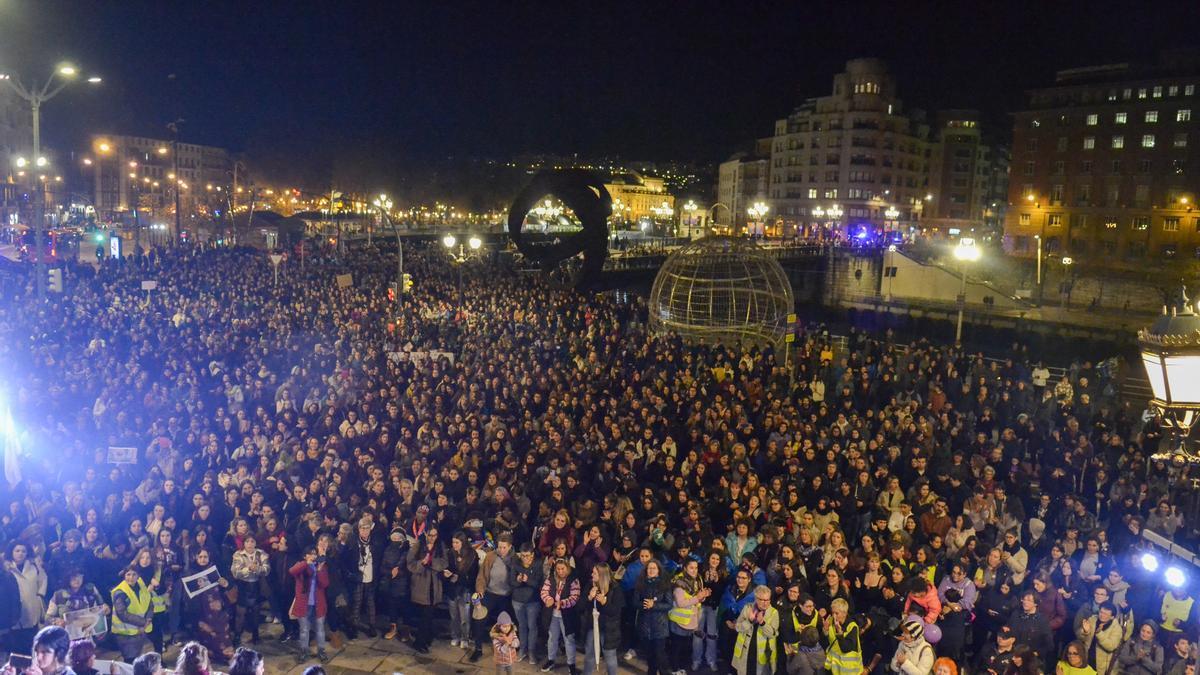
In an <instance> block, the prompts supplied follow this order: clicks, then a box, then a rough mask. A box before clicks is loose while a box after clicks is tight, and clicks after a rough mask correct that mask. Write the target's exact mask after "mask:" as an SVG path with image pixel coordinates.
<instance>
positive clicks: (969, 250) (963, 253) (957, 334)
mask: <svg viewBox="0 0 1200 675" xmlns="http://www.w3.org/2000/svg"><path fill="white" fill-rule="evenodd" d="M981 254H982V252H981V251H980V250H979V247H978V246H976V245H975V240H974V239H972V238H970V237H963V238H962V239H959V240H958V245H957V246H955V247H954V257H955V258H957V259H958V261H959V263H960V264H959V268H960V269H961V271H962V285H961V286H960V287H959V291H958V322H957V324H956V325H955V327H954V344H956V345H961V344H962V324H963V307H964V306H965V305H966V304H967V263H973V262H975V261H977V260H979V257H980V255H981Z"/></svg>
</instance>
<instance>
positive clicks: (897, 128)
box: [715, 59, 1008, 239]
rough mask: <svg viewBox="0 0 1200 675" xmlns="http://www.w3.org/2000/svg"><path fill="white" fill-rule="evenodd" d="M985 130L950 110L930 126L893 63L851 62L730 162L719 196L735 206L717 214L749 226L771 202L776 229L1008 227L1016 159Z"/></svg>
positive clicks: (727, 222) (974, 118)
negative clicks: (1003, 221)
mask: <svg viewBox="0 0 1200 675" xmlns="http://www.w3.org/2000/svg"><path fill="white" fill-rule="evenodd" d="M985 132H986V129H983V128H982V124H981V122H980V116H979V113H978V112H976V111H971V110H948V111H944V112H941V113H939V114H938V116H937V124H936V125H934V126H931V125H930V123H929V122H928V120H927V118H926V115H925V113H924V112H923V111H922V110H920V109H915V108H914V109H911V110H910V109H906V108H905V106H904V103H903V101H902V100H901V99H900V98H899V96H898V95H897V90H896V82H895V79H894V78H893V77H892V76H891V74H890V73H889V72H888V68H887V65H886V64H885V63H884V62H883V61H880V60H878V59H853V60H851V61H848V62H847V63H846V70H845V72H842V73H838V74H837V75H835V76H834V78H833V90H832V93H831V94H830V95H827V96H821V97H817V98H810V99H808V100H806V101H804V103H802V104H801V105H800V106H798V107H797V108H795V109H794V110H793V111H792V112H791V114H789V115H788V116H787V117H786V118H784V119H780V120H778V121H776V123H775V129H774V134H773V135H772V136H771V137H769V138H767V139H763V140H762V141H759V142H758V143H756V146H755V152H753V153H740V154H737V155H734V156H733V157H732V158H731V159H730V160H729V161H728V162H725V163H723V164H721V166H720V169H719V174H718V188H717V190H718V200H719V201H720V202H721V203H727V204H729V205H730V209H729V213H718V214H716V216H715V219H716V222H717V224H718V225H719V226H721V227H722V228H726V229H728V230H730V231H745V230H746V229H747V227H748V226H750V225H751V224H752V223H753V222H754V221H756V220H758V221H762V220H763V217H762V216H761V214H758V213H750V212H749V211H748V210H747V209H748V208H749V207H750V206H751V205H753V204H755V203H757V202H758V201H759V200H764V202H765V205H766V207H767V209H768V212H767V216H766V218H765V232H764V233H765V234H767V235H768V236H784V237H790V236H806V237H827V236H837V237H843V238H845V237H856V238H864V239H874V238H875V237H877V236H878V235H880V234H882V233H888V236H889V237H896V238H909V237H915V236H921V235H923V236H932V237H936V236H956V235H958V234H959V233H961V232H969V231H977V230H980V229H987V228H988V227H989V225H988V224H989V223H990V224H991V225H990V227H991V228H992V229H994V230H996V231H998V230H999V223H1000V214H1001V213H1002V212H1003V210H1004V204H1005V202H1006V196H1007V189H1006V187H1005V182H1006V181H1007V175H1008V173H1007V165H1008V162H1007V156H1008V155H1007V150H1006V149H1005V148H1004V147H1003V146H1002V145H1000V144H998V143H996V142H995V141H994V140H993V139H991V138H990V137H989V136H988V134H987V133H985ZM763 180H765V181H766V183H767V184H766V186H765V188H764V189H761V190H760V189H759V184H760V182H761V181H763ZM999 195H1005V197H1000V196H999ZM735 202H736V204H735ZM739 206H740V208H739ZM756 231H757V230H756Z"/></svg>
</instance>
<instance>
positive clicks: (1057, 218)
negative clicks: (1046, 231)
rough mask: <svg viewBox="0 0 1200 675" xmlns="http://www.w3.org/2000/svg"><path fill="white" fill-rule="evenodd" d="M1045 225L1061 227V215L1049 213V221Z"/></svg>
mask: <svg viewBox="0 0 1200 675" xmlns="http://www.w3.org/2000/svg"><path fill="white" fill-rule="evenodd" d="M1046 224H1047V225H1049V226H1050V227H1062V214H1061V213H1051V214H1050V218H1049V220H1047V221H1046Z"/></svg>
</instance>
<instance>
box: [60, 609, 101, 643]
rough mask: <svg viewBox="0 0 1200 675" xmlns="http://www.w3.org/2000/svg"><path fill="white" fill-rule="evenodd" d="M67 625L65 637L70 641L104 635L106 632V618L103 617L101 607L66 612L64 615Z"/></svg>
mask: <svg viewBox="0 0 1200 675" xmlns="http://www.w3.org/2000/svg"><path fill="white" fill-rule="evenodd" d="M64 618H65V619H66V622H67V625H66V629H67V635H69V636H70V638H71V639H72V640H78V639H80V638H90V637H93V636H98V635H104V634H105V633H107V632H108V618H107V617H105V616H104V608H103V607H88V608H86V609H77V610H75V611H73V612H67V613H66V614H65V615H64Z"/></svg>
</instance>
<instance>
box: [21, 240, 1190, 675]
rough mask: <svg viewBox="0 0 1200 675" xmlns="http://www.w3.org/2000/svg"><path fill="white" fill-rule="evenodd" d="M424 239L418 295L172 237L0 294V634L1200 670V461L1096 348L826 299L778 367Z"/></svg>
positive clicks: (134, 650) (705, 661)
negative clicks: (1185, 548) (1001, 343)
mask: <svg viewBox="0 0 1200 675" xmlns="http://www.w3.org/2000/svg"><path fill="white" fill-rule="evenodd" d="M413 248H415V249H416V250H411V249H413ZM438 248H439V249H440V247H438ZM405 254H406V255H405V266H406V269H405V271H406V272H409V273H411V274H412V276H413V279H414V281H415V282H416V288H415V289H414V292H413V293H412V294H410V295H406V296H404V297H402V298H401V301H400V302H398V303H394V302H392V301H390V300H389V298H388V294H387V290H386V289H387V286H388V284H390V283H391V282H392V281H394V279H393V278H392V276H393V275H394V272H393V270H394V261H395V258H394V254H391V255H389V254H388V253H387V252H385V251H379V250H375V249H371V248H366V249H361V250H355V251H351V252H349V253H348V254H341V255H336V252H334V251H326V252H324V253H317V254H315V255H314V254H313V252H312V251H311V250H310V251H309V253H308V256H307V259H306V261H305V262H304V263H303V266H302V264H301V262H300V261H299V260H296V259H295V258H293V259H291V260H289V261H287V262H286V263H284V264H283V265H282V266H281V268H280V281H279V283H278V284H275V283H273V277H272V267H271V264H270V262H269V261H268V259H267V257H266V256H265V255H264V254H263V253H261V252H255V251H251V250H245V249H228V248H215V249H213V248H199V247H190V248H174V249H170V250H157V251H154V252H152V253H151V254H150V255H148V256H146V257H143V258H141V259H139V260H132V259H130V260H127V261H124V262H119V261H111V260H109V261H106V262H104V263H103V264H102V265H100V266H99V267H98V268H97V267H93V266H86V265H75V264H69V265H67V268H66V278H67V284H66V285H67V288H66V291H67V292H66V293H64V294H63V295H61V296H59V295H55V296H52V297H51V299H50V300H49V301H48V302H46V303H44V304H39V303H38V302H37V301H36V300H35V299H34V295H33V288H32V286H33V284H32V281H31V280H30V279H29V278H28V277H17V281H16V282H12V279H11V278H10V279H8V281H9V283H5V284H4V285H2V286H0V374H2V376H0V383H2V384H3V389H2V399H0V411H10V413H9V412H5V413H4V417H0V432H2V435H3V436H4V439H3V440H4V441H5V443H6V446H5V447H6V458H10V459H11V458H13V457H14V456H15V455H17V454H19V455H20V459H19V460H18V461H6V465H5V469H6V476H7V478H8V479H9V480H8V481H6V482H5V483H3V484H0V499H2V502H0V542H2V543H3V564H4V571H5V573H4V574H0V626H2V628H0V642H2V643H3V644H4V645H5V646H6V649H7V651H11V652H15V653H18V654H27V653H29V652H30V645H31V644H32V641H33V639H34V635H35V633H36V632H37V631H38V630H39V628H43V627H45V626H64V627H67V628H71V629H72V630H76V629H77V628H78V627H77V626H76V625H75V623H73V620H72V617H76V616H78V615H79V614H80V611H81V610H88V609H89V608H92V609H94V608H99V609H100V611H99V612H92V614H93V615H94V614H97V613H99V614H103V615H105V616H106V618H107V626H106V628H105V632H104V634H103V635H94V636H92V639H88V638H86V637H81V638H80V639H78V640H77V641H76V642H77V643H79V644H82V645H91V644H96V645H97V646H98V647H99V648H100V649H102V650H103V649H111V650H112V651H114V652H119V654H120V657H121V658H122V659H124V660H125V661H127V662H130V663H133V662H136V661H137V660H138V659H139V658H140V657H143V655H145V654H147V653H151V652H153V653H155V654H164V653H165V652H166V650H169V649H173V648H175V646H176V645H179V644H182V643H183V642H184V641H185V640H184V636H189V637H190V638H191V639H194V640H195V641H196V642H197V643H198V645H196V647H197V648H200V647H202V648H203V649H204V650H205V654H207V657H208V658H210V659H211V660H212V662H214V663H215V664H229V663H231V662H236V661H237V657H236V656H235V654H237V653H245V652H247V651H248V650H247V649H246V648H243V649H242V652H237V651H236V650H238V648H239V647H240V646H241V645H243V643H246V642H250V643H257V642H259V641H260V639H265V638H266V637H267V630H266V627H267V626H274V625H275V624H278V626H279V627H278V628H272V629H271V631H270V639H272V640H274V639H278V640H281V641H282V642H284V643H287V644H290V645H293V646H294V651H295V653H296V656H297V659H298V660H300V661H307V662H313V661H314V659H320V660H322V661H325V660H328V659H329V656H330V650H331V649H332V648H341V647H342V646H343V645H344V643H345V642H347V641H354V640H362V639H376V640H378V639H388V640H399V641H403V642H404V643H406V644H407V645H408V647H406V648H411V649H413V650H415V651H417V652H428V651H429V650H430V647H431V645H432V644H433V642H434V641H435V640H438V641H442V640H449V643H450V644H451V645H453V646H454V647H456V648H461V649H463V650H466V652H467V653H468V654H469V658H470V659H471V660H473V661H478V660H480V659H482V658H484V657H485V656H488V657H489V658H490V659H491V660H492V661H493V662H494V664H495V667H496V668H497V671H498V672H511V670H512V668H513V666H514V664H516V663H518V662H521V661H527V662H529V663H532V664H534V665H535V666H540V667H541V670H543V671H550V670H554V669H556V668H558V669H566V670H569V671H570V673H571V674H572V675H574V674H575V673H576V672H578V671H579V670H580V669H582V671H583V672H584V673H591V672H594V671H596V670H599V669H603V670H605V671H606V672H607V673H608V674H609V675H615V673H617V672H621V671H622V670H625V669H626V668H629V667H630V665H629V664H638V667H639V668H641V667H642V664H644V666H645V667H646V669H647V672H649V673H650V674H651V675H656V674H658V673H684V672H686V673H701V672H715V673H722V674H724V673H728V672H730V671H736V672H737V673H738V674H739V675H747V674H748V673H749V674H754V675H760V674H765V673H789V674H792V675H795V674H803V673H823V672H830V673H834V674H835V675H860V674H862V673H883V672H896V673H905V674H906V675H927V674H929V673H937V674H938V675H948V674H949V675H955V674H957V673H959V672H971V673H991V674H994V675H1004V674H1007V673H1022V674H1024V673H1042V672H1044V673H1049V672H1057V673H1062V674H1063V675H1095V674H1096V673H1099V674H1100V675H1108V674H1109V673H1130V674H1137V675H1143V674H1146V675H1149V674H1154V675H1181V674H1182V675H1196V673H1195V663H1196V658H1197V655H1196V640H1197V635H1198V630H1200V621H1198V619H1197V614H1198V612H1200V609H1198V608H1197V606H1196V603H1195V599H1194V598H1195V596H1194V592H1195V586H1194V585H1193V584H1192V583H1191V582H1190V578H1189V579H1185V583H1184V584H1183V585H1182V586H1179V587H1172V586H1170V585H1169V584H1167V583H1165V582H1164V580H1163V578H1162V570H1161V569H1159V570H1154V569H1151V567H1152V566H1150V565H1146V564H1144V561H1143V558H1144V557H1146V555H1145V554H1148V553H1153V552H1156V551H1158V549H1156V548H1154V547H1152V545H1151V544H1150V543H1149V542H1148V541H1147V539H1146V538H1145V537H1143V536H1142V531H1143V530H1152V531H1154V532H1156V533H1158V534H1159V535H1161V536H1162V537H1165V538H1168V539H1173V540H1176V541H1178V542H1181V543H1188V542H1190V541H1192V540H1193V539H1194V538H1195V532H1194V531H1193V528H1194V526H1195V523H1196V521H1195V520H1194V519H1193V518H1192V516H1194V515H1195V513H1194V511H1192V510H1191V506H1190V505H1191V504H1192V503H1193V498H1194V496H1195V495H1194V493H1193V492H1192V487H1191V482H1190V475H1189V470H1190V469H1188V468H1183V469H1181V468H1180V467H1177V466H1174V465H1171V464H1169V463H1166V462H1164V461H1161V460H1155V459H1153V458H1152V455H1153V454H1155V453H1156V452H1158V450H1159V448H1160V445H1162V444H1165V443H1167V442H1169V433H1168V432H1167V431H1165V427H1164V426H1163V424H1162V422H1161V420H1159V419H1157V418H1155V417H1153V416H1143V415H1142V410H1141V409H1140V408H1132V407H1130V406H1129V405H1128V404H1127V403H1123V402H1122V399H1121V397H1120V391H1119V386H1118V384H1117V383H1116V382H1115V381H1114V380H1113V379H1112V378H1111V377H1110V373H1109V372H1108V371H1107V370H1106V369H1104V368H1100V367H1098V366H1097V365H1096V364H1095V362H1094V360H1089V358H1091V355H1080V357H1079V359H1078V360H1077V361H1076V362H1075V363H1073V364H1071V365H1070V367H1069V368H1068V369H1067V370H1066V374H1065V375H1064V376H1063V377H1061V378H1052V377H1049V374H1048V372H1049V371H1048V370H1047V369H1046V368H1045V367H1044V366H1042V364H1040V363H1038V362H1037V359H1036V356H1034V355H1031V354H1029V353H1028V352H1027V351H1026V350H1024V349H1023V348H1021V347H1020V346H1019V345H1018V346H1014V347H1013V349H1012V350H1011V352H1010V353H1008V354H1001V355H994V356H997V358H993V359H985V358H984V357H983V355H981V354H973V353H970V352H967V351H964V350H960V349H955V348H953V347H951V346H948V345H946V344H941V343H938V342H936V341H932V340H920V341H917V342H914V343H912V344H900V343H898V342H896V341H893V340H892V339H891V338H890V336H889V335H873V334H867V333H863V332H860V331H853V330H851V331H849V335H848V337H847V339H846V340H845V341H844V342H843V341H835V340H834V339H833V338H831V336H830V335H829V332H828V331H827V330H825V329H824V327H822V326H814V325H809V326H806V328H805V330H804V331H803V332H802V334H801V336H800V337H799V339H798V340H797V341H796V342H795V343H793V344H791V349H792V350H793V351H792V353H791V355H790V358H789V363H790V369H785V368H784V367H783V363H784V359H783V355H782V354H781V353H780V352H779V351H778V350H776V349H773V348H771V347H769V346H768V347H755V346H743V345H735V344H692V345H689V344H685V343H683V342H682V341H681V340H679V339H678V338H676V337H673V336H655V335H653V334H651V333H649V332H648V330H647V329H646V326H647V312H648V310H647V308H646V306H645V305H644V303H642V302H640V301H637V300H633V301H627V300H624V299H622V301H617V299H615V298H614V297H612V296H607V295H594V296H592V295H582V294H579V293H577V292H575V291H572V290H570V289H568V288H566V287H564V286H562V285H560V284H558V283H556V282H555V281H554V280H553V279H546V278H542V277H537V276H521V275H519V274H517V273H515V272H512V271H509V270H507V269H504V268H503V266H501V265H499V264H498V263H497V262H496V261H495V260H493V259H492V258H491V256H490V255H487V254H485V255H483V256H481V257H479V258H477V259H474V260H471V261H467V262H466V263H462V264H464V265H465V266H466V267H465V270H462V271H463V272H465V273H463V274H459V270H455V269H454V265H455V264H456V263H455V262H453V261H452V260H450V259H449V258H447V257H446V256H445V255H444V254H443V253H442V252H441V251H440V250H435V249H432V248H431V249H422V248H420V247H419V246H413V247H406V251H405ZM347 274H348V275H350V279H349V281H350V283H348V284H347V283H346V282H347V278H346V277H345V276H344V275H347ZM146 279H154V280H156V281H157V288H156V289H153V290H150V291H146V290H143V288H142V285H141V283H140V282H141V281H142V280H146ZM9 414H11V417H8V415H9ZM18 444H19V446H20V452H19V453H17V452H15V451H13V450H12V448H15V447H16V446H17V445H18ZM130 448H131V449H132V450H129V449H130ZM1185 513H1186V514H1187V515H1188V518H1185V517H1184V515H1185ZM1147 559H1148V558H1147ZM1165 563H1166V560H1165V559H1164V565H1165ZM1192 572H1193V570H1192V569H1191V568H1188V569H1187V574H1188V575H1189V577H1190V575H1191V573H1192ZM72 613H74V614H72ZM83 614H88V612H83ZM69 615H70V616H69ZM331 645H332V647H331ZM74 646H75V645H74V644H73V645H72V648H74ZM81 648H82V647H81ZM314 648H315V650H316V651H315V654H314V652H313V650H314ZM187 649H192V650H193V652H194V651H195V649H193V648H192V646H191V645H189V646H187V647H185V648H184V650H183V651H187ZM39 653H40V652H39ZM181 653H182V652H181ZM181 658H182V656H181ZM64 663H65V661H64ZM81 668H82V666H81ZM43 673H44V675H55V674H54V673H51V672H49V671H41V670H39V671H38V672H36V673H34V675H42V674H43Z"/></svg>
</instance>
